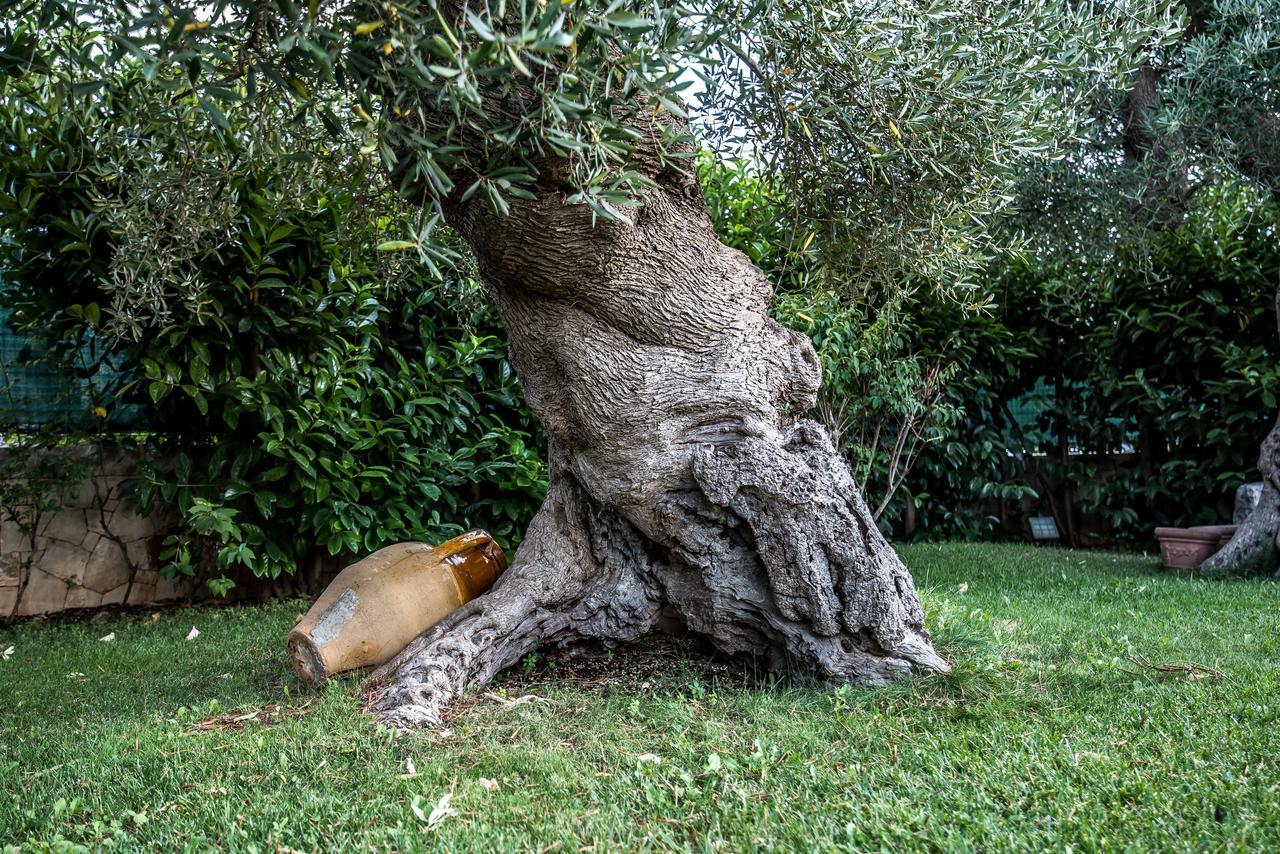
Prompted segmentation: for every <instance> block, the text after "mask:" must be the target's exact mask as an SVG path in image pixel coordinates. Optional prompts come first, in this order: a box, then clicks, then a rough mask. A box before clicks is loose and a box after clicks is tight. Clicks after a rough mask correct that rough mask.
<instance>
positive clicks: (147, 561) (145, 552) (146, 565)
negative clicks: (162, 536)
mask: <svg viewBox="0 0 1280 854" xmlns="http://www.w3.org/2000/svg"><path fill="white" fill-rule="evenodd" d="M127 548H128V551H129V560H131V561H133V565H134V566H135V567H137V568H138V570H140V571H142V570H146V571H152V572H154V571H155V569H156V567H155V565H154V563H155V562H154V560H153V559H152V556H151V542H150V538H148V539H144V540H134V541H133V542H131V543H129V544H128V546H127Z"/></svg>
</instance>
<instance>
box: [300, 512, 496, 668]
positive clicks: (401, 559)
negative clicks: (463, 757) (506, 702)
mask: <svg viewBox="0 0 1280 854" xmlns="http://www.w3.org/2000/svg"><path fill="white" fill-rule="evenodd" d="M506 568H507V558H506V555H504V554H503V553H502V549H501V548H500V547H499V546H498V544H497V543H495V542H494V541H493V538H492V537H490V536H489V535H488V534H486V533H485V532H484V531H471V532H470V533H467V534H463V535H462V536H460V537H454V538H453V539H452V540H449V541H447V542H444V543H441V544H440V545H438V546H434V547H433V546H430V545H427V544H426V543H397V544H396V545H394V546H387V547H386V548H384V549H379V550H378V551H376V552H374V553H373V554H371V555H369V556H368V557H367V558H365V559H364V560H362V561H359V562H357V563H353V564H352V565H351V566H348V567H347V568H346V569H344V570H342V572H340V573H338V576H337V577H336V578H334V580H333V582H332V583H331V584H330V585H329V586H328V587H327V588H326V589H325V591H324V593H323V594H321V596H320V598H319V599H317V600H316V603H315V604H314V605H312V606H311V610H310V611H308V612H307V614H306V616H305V617H303V618H302V620H301V621H299V623H298V624H297V625H296V626H294V628H293V631H292V632H290V633H289V659H290V660H291V661H292V662H293V667H294V669H295V670H297V671H298V675H299V676H301V677H302V679H303V681H305V682H307V683H309V684H311V685H315V686H320V685H323V684H324V681H325V679H327V678H328V677H329V676H332V675H334V674H335V673H342V672H344V671H347V670H354V669H356V668H358V667H371V666H375V665H378V664H382V663H383V662H385V661H388V660H390V659H391V658H392V657H393V656H394V655H395V654H396V653H398V652H399V651H400V650H402V649H404V648H405V647H406V646H407V645H408V644H409V641H411V640H413V639H414V638H415V637H417V636H418V635H420V634H422V633H423V632H424V631H426V630H427V629H429V628H430V627H431V626H433V625H435V624H436V623H438V622H440V620H442V619H444V618H445V617H446V616H448V615H449V614H450V613H452V612H453V611H455V610H457V609H458V608H459V607H461V606H462V605H464V604H465V603H467V602H469V601H471V600H472V599H474V598H476V597H477V596H479V595H481V594H482V593H484V592H485V591H486V590H488V589H489V588H490V587H492V586H493V584H494V582H495V581H497V580H498V576H499V575H501V574H502V571H503V570H505V569H506Z"/></svg>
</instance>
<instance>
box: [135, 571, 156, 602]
mask: <svg viewBox="0 0 1280 854" xmlns="http://www.w3.org/2000/svg"><path fill="white" fill-rule="evenodd" d="M138 574H139V575H141V574H142V573H138ZM154 601H156V584H155V580H154V578H153V579H152V581H151V583H150V584H145V583H143V582H142V579H141V578H135V579H134V580H133V589H132V590H130V591H129V604H130V605H148V604H150V603H152V602H154Z"/></svg>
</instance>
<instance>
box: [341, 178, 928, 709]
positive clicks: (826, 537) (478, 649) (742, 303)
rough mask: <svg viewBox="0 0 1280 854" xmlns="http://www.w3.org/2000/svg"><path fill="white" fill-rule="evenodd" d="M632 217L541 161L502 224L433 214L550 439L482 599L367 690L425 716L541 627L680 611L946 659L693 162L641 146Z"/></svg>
mask: <svg viewBox="0 0 1280 854" xmlns="http://www.w3.org/2000/svg"><path fill="white" fill-rule="evenodd" d="M650 162H651V165H652V170H651V172H650V175H651V177H652V178H653V180H654V181H655V185H656V186H655V187H654V188H652V189H650V190H648V191H646V193H645V194H644V196H643V197H642V198H641V199H640V200H639V201H640V202H641V205H640V207H639V208H637V209H636V210H635V212H634V214H633V221H632V222H630V223H622V222H617V221H593V217H592V214H591V212H590V210H589V209H588V208H587V207H586V206H584V205H566V204H565V203H564V193H563V191H562V188H561V187H559V186H558V185H557V184H556V183H555V180H556V179H555V170H554V168H549V169H547V170H545V172H546V174H544V176H543V177H542V178H541V179H540V181H541V182H542V184H541V186H540V188H539V189H540V192H539V194H538V196H539V197H538V199H537V200H536V201H530V202H523V201H517V202H515V203H514V204H513V206H512V211H511V213H510V214H509V215H508V216H506V217H499V216H496V215H494V214H492V213H490V212H489V211H488V210H487V208H485V207H484V206H482V205H481V204H480V203H478V202H476V201H472V202H469V203H467V204H462V203H459V202H456V201H455V202H454V203H452V204H450V205H448V206H447V207H446V213H447V215H448V219H449V221H450V224H451V225H453V226H454V228H456V229H457V230H458V231H459V232H460V233H461V234H462V236H463V237H464V238H465V239H466V240H467V241H468V243H469V244H470V245H471V247H472V248H473V249H474V251H475V254H476V256H477V259H478V262H479V269H480V273H481V276H482V278H483V280H484V282H485V285H486V287H487V288H488V290H489V292H490V294H491V295H492V297H493V299H494V300H495V301H496V303H497V306H498V308H499V309H500V311H501V313H502V316H503V318H504V320H505V322H506V327H507V332H508V336H509V342H510V355H511V360H512V363H513V364H514V366H515V367H516V369H517V371H518V372H519V375H520V378H521V381H522V383H523V386H524V392H525V397H526V400H527V401H528V403H529V406H530V407H531V409H532V410H533V411H534V413H535V414H536V415H537V416H538V418H539V419H540V420H541V422H542V425H543V426H544V428H545V429H546V432H547V435H548V437H549V443H550V460H549V474H550V488H549V492H548V495H547V499H546V502H545V504H544V505H543V507H542V508H541V510H540V511H539V513H538V514H537V516H536V518H535V519H534V521H533V523H532V525H531V526H530V528H529V531H528V532H527V534H526V537H525V540H524V542H523V543H522V544H521V546H520V548H519V549H518V551H517V552H516V554H515V556H514V559H513V561H512V566H511V568H510V569H508V570H507V572H506V573H505V574H504V575H503V576H502V578H501V579H500V580H499V582H498V584H497V586H496V587H495V588H494V589H493V590H492V591H491V592H490V593H488V594H487V595H485V596H482V597H480V598H479V599H477V600H475V601H473V602H472V603H470V604H469V605H467V606H465V607H464V608H462V609H461V610H459V611H457V612H455V613H454V614H453V615H451V616H450V617H449V618H448V619H446V620H445V621H444V622H443V623H441V624H440V625H438V626H436V627H435V628H433V629H432V630H430V631H429V632H427V633H425V634H424V635H422V636H421V637H419V638H418V639H417V640H416V641H414V642H413V643H412V644H410V646H409V647H408V648H407V649H405V650H404V652H402V653H401V654H400V655H399V656H398V657H397V658H395V659H394V660H392V661H391V662H389V663H388V664H386V665H384V666H383V667H382V668H380V669H379V670H378V671H376V672H375V673H374V674H373V675H372V676H371V677H370V678H369V680H368V682H367V683H366V690H367V694H366V696H367V700H368V704H369V706H370V708H371V709H373V710H374V711H375V712H376V713H377V714H378V715H379V716H380V717H381V718H382V719H384V720H386V721H388V722H391V723H394V724H397V725H421V724H434V723H437V722H438V721H439V719H440V713H441V710H442V709H443V708H444V706H445V705H446V704H447V703H448V702H449V701H451V700H452V699H454V698H455V697H457V696H458V695H459V694H461V693H463V692H465V691H467V690H470V689H474V688H476V687H479V686H482V685H483V684H485V683H486V682H488V681H489V680H490V679H492V678H493V677H494V675H495V674H497V673H498V672H499V671H500V670H501V669H503V668H504V667H507V666H509V665H510V664H512V663H514V662H516V661H518V660H519V659H520V658H521V657H523V656H524V655H525V654H527V653H528V652H529V651H530V650H531V649H533V648H535V647H536V646H537V645H539V644H562V643H567V642H571V641H574V640H578V639H582V638H599V639H604V640H607V641H629V640H632V639H634V638H636V637H638V636H640V635H642V634H644V633H645V632H646V631H648V630H649V629H650V628H651V627H653V626H655V625H656V624H657V623H658V622H659V618H660V617H661V618H662V621H663V622H664V623H665V622H666V621H667V620H669V619H671V618H675V619H677V620H679V621H680V622H681V623H683V624H684V625H685V626H687V627H688V628H689V629H691V630H693V631H695V632H699V633H701V634H703V635H705V636H707V637H708V638H710V639H711V640H712V641H713V642H714V643H715V644H716V645H717V646H718V647H719V648H721V649H722V650H725V651H727V652H730V653H748V654H751V655H755V656H758V657H760V658H761V659H763V660H764V661H765V662H767V664H768V665H769V666H771V667H773V668H775V669H778V670H787V671H794V672H804V673H810V674H814V675H816V676H818V677H820V678H823V679H827V680H836V681H853V682H883V681H886V680H889V679H891V678H893V677H895V676H898V675H901V674H905V673H908V672H909V671H911V670H912V669H913V668H922V669H924V670H946V669H947V664H946V663H945V662H944V661H943V660H942V658H940V657H939V656H938V655H937V654H936V653H935V651H934V649H933V647H932V645H931V643H930V640H929V636H928V633H927V632H926V631H925V627H924V619H923V614H922V612H921V608H920V602H919V600H918V598H917V596H916V591H915V588H914V585H913V583H912V579H911V576H910V574H909V573H908V572H907V569H906V567H905V566H903V564H902V562H901V561H900V560H899V559H898V557H897V555H896V554H895V553H894V551H893V549H892V548H891V547H890V546H889V544H888V543H887V542H886V541H885V539H884V538H883V536H881V534H880V532H879V530H878V529H877V528H876V525H875V524H874V522H873V521H872V518H871V514H870V512H869V511H868V509H867V506H866V504H865V502H864V501H863V499H862V497H861V495H860V494H859V492H858V490H857V488H856V487H855V485H854V483H853V480H852V478H851V476H850V473H849V470H848V468H847V466H846V465H845V463H844V461H843V459H842V458H841V457H840V456H839V454H838V453H837V452H836V451H835V449H834V448H833V447H832V443H831V441H830V439H829V437H828V436H827V434H826V432H825V431H824V430H823V429H822V428H821V427H819V426H818V425H817V424H816V423H814V422H812V421H807V420H803V418H802V416H803V414H804V413H805V412H807V411H808V410H809V409H810V407H812V405H813V403H814V400H815V396H816V392H817V389H818V385H819V380H820V369H819V364H818V359H817V357H816V354H815V352H814V350H813V347H812V345H811V344H810V342H809V340H808V339H807V338H806V337H805V336H803V335H801V334H799V333H796V332H793V331H791V330H789V329H786V328H784V327H782V326H780V325H779V324H777V323H775V322H774V321H773V320H771V319H770V318H769V317H768V315H767V309H768V306H769V303H770V300H771V298H772V289H771V287H770V285H769V283H768V281H767V279H766V278H765V276H764V275H763V273H761V272H760V271H759V270H758V269H756V268H755V267H754V266H752V264H751V263H750V262H749V261H748V260H747V258H746V257H745V256H744V255H742V254H741V253H740V252H737V251H734V250H731V249H729V248H727V247H725V246H724V245H722V244H721V243H720V241H719V240H718V239H717V238H716V236H715V232H714V229H713V227H712V223H711V220H710V216H709V214H708V212H707V207H706V204H705V201H704V200H703V196H702V192H701V188H700V187H699V185H698V183H697V180H696V178H694V177H692V176H691V175H689V174H687V173H685V172H684V171H682V170H679V169H676V168H673V167H671V166H670V165H667V164H664V163H663V162H661V160H660V158H658V157H656V156H653V157H652V158H651V161H650Z"/></svg>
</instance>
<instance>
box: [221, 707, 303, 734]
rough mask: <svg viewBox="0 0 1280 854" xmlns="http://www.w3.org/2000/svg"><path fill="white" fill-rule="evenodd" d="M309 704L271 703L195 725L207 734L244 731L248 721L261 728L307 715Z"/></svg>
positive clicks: (228, 713)
mask: <svg viewBox="0 0 1280 854" xmlns="http://www.w3.org/2000/svg"><path fill="white" fill-rule="evenodd" d="M310 705H311V703H310V702H307V703H304V704H303V705H301V706H281V705H279V704H277V703H272V704H271V705H269V706H263V707H262V708H261V709H251V710H250V711H247V712H227V713H226V714H222V715H215V716H214V717H211V718H205V719H204V720H202V721H200V722H199V723H197V724H196V725H195V728H196V729H197V730H200V731H201V732H208V731H211V730H232V731H235V732H238V731H240V730H242V729H244V725H245V724H246V723H249V722H250V721H252V722H254V723H258V724H262V725H263V726H271V725H273V724H278V723H283V722H284V721H285V720H287V719H288V718H296V717H299V716H300V715H304V714H306V713H307V707H308V706H310Z"/></svg>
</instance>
